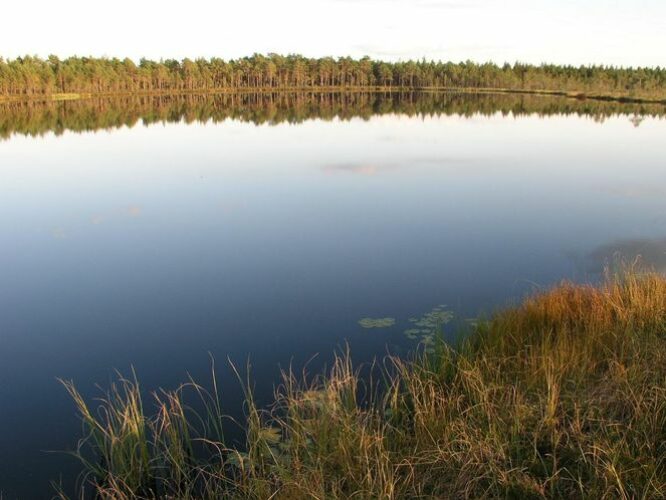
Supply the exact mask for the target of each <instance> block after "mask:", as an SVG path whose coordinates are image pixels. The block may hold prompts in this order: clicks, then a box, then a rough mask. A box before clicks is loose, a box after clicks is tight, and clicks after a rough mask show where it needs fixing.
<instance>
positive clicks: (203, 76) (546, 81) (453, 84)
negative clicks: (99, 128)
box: [0, 54, 666, 101]
mask: <svg viewBox="0 0 666 500" xmlns="http://www.w3.org/2000/svg"><path fill="white" fill-rule="evenodd" d="M306 88H319V89H322V88H335V89H349V90H353V89H370V88H372V89H377V88H381V89H413V90H416V89H432V88H438V89H450V88H464V89H502V90H512V91H524V92H542V91H550V92H559V93H564V94H574V95H578V96H581V97H583V96H587V97H605V98H626V99H636V100H656V101H666V69H664V68H660V67H657V68H619V67H608V66H580V67H575V66H558V65H552V64H542V65H538V66H535V65H529V64H521V63H515V64H508V63H506V64H504V65H497V64H494V63H484V64H477V63H474V62H470V61H467V62H461V63H453V62H435V61H426V60H425V59H423V60H421V61H404V62H394V63H390V62H384V61H375V60H372V59H370V58H369V57H364V58H361V59H353V58H350V57H340V58H337V59H335V58H331V57H324V58H317V59H313V58H306V57H303V56H300V55H288V56H282V55H277V54H268V55H260V54H255V55H253V56H251V57H243V58H240V59H235V60H229V61H226V60H223V59H219V58H211V59H196V60H191V59H183V60H182V61H177V60H174V59H166V60H161V61H159V62H156V61H151V60H148V59H141V60H140V61H139V63H138V64H136V63H135V62H134V61H133V60H131V59H127V58H126V59H118V58H91V57H70V58H67V59H60V58H58V57H57V56H53V55H52V56H49V57H48V58H47V59H42V58H39V57H33V56H27V57H19V58H16V59H10V60H6V59H3V58H0V98H5V99H7V98H19V99H21V98H23V99H25V98H40V97H49V96H57V95H68V94H69V95H73V96H75V95H76V94H127V93H174V92H215V91H224V90H247V89H250V90H258V89H306Z"/></svg>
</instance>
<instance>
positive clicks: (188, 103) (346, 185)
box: [0, 93, 666, 499]
mask: <svg viewBox="0 0 666 500" xmlns="http://www.w3.org/2000/svg"><path fill="white" fill-rule="evenodd" d="M665 115H666V108H665V107H664V106H663V105H638V104H621V103H612V102H595V101H577V100H572V99H565V98H552V97H538V96H529V95H466V94H400V95H397V94H393V95H390V94H383V95H375V94H296V95H291V94H289V95H285V94H277V93H276V94H268V95H266V94H262V95H255V94H242V95H230V94H220V95H214V96H193V95H189V96H172V97H166V96H161V97H131V98H129V97H128V98H113V99H111V98H109V99H94V100H84V101H71V102H68V101H65V102H58V103H53V102H50V103H39V102H30V103H5V104H2V105H0V138H2V139H1V140H0V238H1V242H2V244H1V245H0V340H1V347H0V408H1V409H0V450H2V454H1V455H0V491H1V492H3V493H4V497H3V498H6V499H13V498H16V497H19V498H33V497H35V498H40V497H45V496H48V495H49V494H50V493H51V492H52V489H51V487H50V484H49V482H50V481H51V480H55V481H58V480H59V478H61V480H62V483H63V485H64V486H65V488H71V485H72V484H73V482H74V479H75V475H76V472H77V468H76V463H75V461H74V460H72V459H71V458H69V457H67V456H66V455H64V454H62V453H53V452H55V451H63V450H72V449H74V448H75V447H76V443H77V439H78V438H79V437H80V434H81V426H80V423H79V421H78V420H77V417H76V415H75V408H74V405H73V404H72V402H71V401H70V400H69V398H68V396H67V394H66V392H65V390H64V389H63V388H62V386H61V385H60V383H59V382H58V380H57V378H64V379H73V380H74V381H75V382H76V384H77V386H78V387H79V388H80V390H81V391H82V392H83V393H84V395H86V396H87V397H92V396H95V395H97V394H99V390H98V389H96V387H95V384H100V385H101V386H102V387H106V386H108V383H109V381H110V380H111V379H112V378H113V377H114V369H117V370H120V371H121V372H123V373H126V374H128V373H130V371H131V369H132V367H133V368H134V369H135V370H136V372H137V375H138V377H139V379H140V380H141V382H142V384H143V388H144V389H145V390H146V392H149V391H152V390H155V389H156V388H158V387H160V386H163V387H169V388H173V387H175V386H176V385H178V383H180V382H182V381H184V380H185V379H186V378H187V374H188V373H189V374H191V375H192V376H193V377H194V378H195V379H197V380H201V381H202V382H204V383H205V382H207V380H208V374H209V372H210V368H211V366H210V364H211V362H210V356H212V357H214V359H215V360H216V365H217V371H218V376H219V377H220V379H221V380H222V392H223V397H224V402H223V403H224V404H225V407H226V408H227V409H228V412H229V413H230V414H231V415H235V416H239V415H240V414H241V413H240V412H241V407H240V398H241V390H240V387H239V383H238V381H237V380H236V379H235V378H234V376H233V374H232V371H231V369H230V367H229V361H228V360H230V361H232V362H234V363H235V364H237V365H239V366H240V367H244V366H245V364H246V363H248V362H249V363H250V364H251V373H252V378H253V380H254V383H255V385H256V390H257V395H258V397H259V399H260V401H269V400H270V397H271V394H272V390H273V386H274V384H275V383H277V382H278V380H279V373H280V368H286V367H288V366H289V365H290V364H291V365H292V366H293V367H294V368H295V369H297V370H299V371H300V370H301V369H302V368H303V366H305V365H307V366H308V367H309V368H308V370H309V371H313V372H317V371H318V370H321V369H322V367H323V366H324V365H325V364H326V362H327V361H329V360H330V359H331V355H332V353H333V352H335V350H336V349H338V350H339V349H343V348H344V346H345V345H346V344H347V343H348V344H349V345H350V349H351V352H352V355H353V357H354V359H356V360H358V361H359V362H366V361H370V360H372V359H373V358H375V357H377V358H381V357H382V356H384V355H385V354H387V353H389V352H391V353H397V354H405V353H407V352H409V351H410V350H411V349H414V348H415V347H416V344H417V343H416V341H412V340H410V339H408V338H406V337H405V335H404V333H403V332H404V330H405V329H407V328H409V322H408V321H407V319H408V318H409V317H413V316H417V317H418V316H420V315H422V314H423V313H425V312H428V311H430V310H431V309H432V308H433V307H434V306H436V305H438V304H446V305H447V307H448V308H449V309H450V310H451V311H452V312H453V314H454V315H455V317H456V318H458V319H459V320H460V323H464V320H466V319H469V318H475V317H478V316H480V315H484V314H488V313H491V312H492V311H493V310H495V309H496V308H499V307H503V306H506V305H508V304H511V303H513V302H515V301H516V300H518V299H520V298H521V297H523V296H524V295H525V294H526V293H528V292H530V291H533V290H535V289H539V288H542V287H548V286H550V285H552V284H554V283H557V282H558V281H560V280H562V279H572V280H576V281H595V280H598V279H599V276H600V274H601V272H602V271H603V268H604V266H605V265H606V264H608V263H612V262H613V260H614V259H615V258H616V256H617V255H621V256H623V257H625V258H627V259H633V258H635V257H636V256H637V255H642V256H643V260H644V261H645V262H647V263H648V264H650V265H653V266H655V267H656V268H657V269H659V270H666V149H665V148H664V141H665V139H666V121H665V120H664V116H665ZM365 317H371V318H383V317H391V318H395V319H396V323H395V325H394V326H392V327H388V328H383V329H365V328H362V327H361V326H360V325H359V323H358V322H359V320H360V319H361V318H365ZM450 333H451V335H453V334H454V333H455V332H453V331H451V332H450ZM316 354H319V356H315V355H316Z"/></svg>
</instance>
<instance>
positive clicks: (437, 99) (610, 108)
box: [0, 91, 666, 139]
mask: <svg viewBox="0 0 666 500" xmlns="http://www.w3.org/2000/svg"><path fill="white" fill-rule="evenodd" d="M498 113H499V114H501V115H504V116H516V117H520V116H533V115H536V116H543V117H546V116H552V115H576V116H583V117H588V118H590V119H593V120H595V121H598V122H602V121H604V120H605V119H607V118H609V117H613V116H625V117H627V118H628V119H630V120H631V121H632V122H633V123H634V124H635V125H639V124H640V121H641V120H642V119H643V118H644V117H658V118H665V117H666V107H664V106H663V105H661V104H656V103H619V102H616V101H599V100H589V99H588V100H578V99H567V98H565V97H553V98H544V97H541V96H537V95H529V94H490V93H462V92H460V93H456V92H446V93H444V92H394V93H377V92H347V93H344V92H321V91H310V92H244V93H221V94H214V95H201V94H184V95H126V96H114V97H95V98H90V99H80V100H66V101H52V100H46V101H40V100H18V101H7V102H4V103H0V138H4V139H7V138H9V137H11V136H12V135H14V134H22V135H29V136H41V135H43V134H46V133H49V132H52V133H55V134H57V135H59V134H62V133H64V132H65V131H72V132H88V131H95V130H100V129H113V128H118V127H133V126H135V125H137V124H139V123H142V124H144V125H148V124H152V123H181V122H185V123H192V122H197V123H208V122H212V123H219V122H223V121H225V120H228V119H232V120H238V121H242V122H249V123H254V124H256V125H262V124H271V125H272V124H278V123H284V122H286V123H301V122H303V121H306V120H311V119H323V120H333V119H339V120H349V119H352V118H360V119H364V120H365V119H370V118H371V117H372V116H376V115H386V114H399V115H404V116H410V117H414V116H418V117H438V116H460V117H474V116H492V115H495V114H498Z"/></svg>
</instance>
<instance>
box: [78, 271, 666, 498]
mask: <svg viewBox="0 0 666 500" xmlns="http://www.w3.org/2000/svg"><path fill="white" fill-rule="evenodd" d="M665 327H666V279H665V278H664V277H663V276H661V275H659V274H656V273H652V272H642V271H640V270H639V269H637V268H633V267H632V268H629V269H628V270H624V271H622V272H621V273H616V274H612V273H608V275H607V278H606V280H605V282H604V283H603V284H602V285H600V286H596V287H595V286H589V285H575V284H571V283H562V284H560V285H558V286H556V287H554V288H553V289H551V290H548V291H545V292H540V293H537V294H535V295H532V296H530V297H528V298H526V299H525V300H524V301H523V302H522V303H521V304H520V305H518V306H517V307H513V308H510V309H507V310H504V311H501V312H498V313H497V314H495V315H494V316H492V317H491V318H490V319H489V320H488V321H485V322H483V323H481V324H480V325H479V326H478V327H477V328H476V330H475V331H474V332H473V333H472V334H471V335H470V336H468V337H467V338H465V340H463V341H461V342H460V343H459V344H458V345H456V346H450V345H447V344H444V343H443V342H440V343H439V344H438V345H437V346H436V349H435V351H434V353H432V352H429V353H426V352H417V353H415V354H414V355H413V357H412V358H410V359H407V360H405V359H398V358H394V357H389V358H387V359H386V360H385V361H384V363H382V364H381V366H375V367H374V368H373V369H372V370H370V372H372V373H375V374H376V373H379V374H380V377H379V379H377V380H378V381H377V380H375V381H374V382H373V381H372V380H369V379H368V377H362V376H361V375H360V372H359V370H358V369H357V368H356V367H355V366H354V365H353V363H352V361H351V356H350V353H349V352H348V351H344V352H343V353H342V354H341V355H339V356H337V357H336V358H335V361H334V363H333V365H332V367H331V369H330V371H329V372H328V373H326V374H325V375H321V376H316V377H314V378H312V379H310V380H308V377H306V376H304V375H299V376H296V375H295V374H293V373H291V372H285V373H284V374H283V383H282V385H281V386H280V388H279V389H278V390H277V392H276V397H275V402H274V404H273V406H271V407H270V408H267V409H264V410H262V409H259V408H257V406H256V404H255V403H254V400H253V399H252V394H251V391H249V390H247V391H246V396H247V404H246V410H247V411H246V414H247V415H248V418H247V422H246V431H247V432H246V437H247V444H246V447H245V449H243V450H240V449H230V448H228V447H226V446H225V445H224V439H223V436H222V435H221V433H220V432H218V431H217V430H216V429H218V428H219V427H217V426H218V424H219V422H220V421H221V420H222V419H223V418H224V416H223V414H222V410H221V407H220V404H219V398H218V397H217V395H216V394H217V391H216V384H214V388H213V390H211V392H206V391H205V390H204V389H203V388H202V387H201V386H199V385H197V384H195V383H194V382H193V381H190V382H188V384H186V385H184V386H183V387H181V388H179V389H178V390H176V391H173V392H161V393H159V394H157V395H155V400H156V403H157V408H158V411H157V412H156V413H153V414H151V415H150V416H147V415H146V414H145V413H144V410H143V404H142V402H141V398H140V395H139V386H138V382H137V381H136V378H132V379H129V380H128V379H124V378H122V377H121V378H119V382H118V384H117V385H116V386H112V388H111V389H110V391H109V393H108V395H107V396H106V397H105V398H103V399H102V400H100V401H99V403H98V404H99V409H98V411H96V412H95V413H93V412H92V411H91V410H90V409H89V406H88V405H87V403H86V402H85V401H84V400H83V399H82V398H81V396H80V395H79V393H78V392H77V391H76V389H75V388H74V385H73V384H72V383H69V382H68V383H66V387H67V389H68V391H69V392H70V394H71V395H72V397H73V398H74V401H75V403H76V405H77V407H78V410H79V413H80V415H81V417H82V421H83V424H84V428H85V429H86V434H85V437H84V438H83V440H82V441H81V443H80V446H79V451H78V452H77V455H78V456H79V457H80V458H81V459H82V463H83V466H84V468H85V470H86V474H85V476H83V477H82V479H81V482H80V483H81V488H80V491H81V492H83V491H84V490H85V491H86V492H89V491H90V489H91V488H92V489H94V491H95V492H96V494H97V495H98V496H99V497H102V498H155V497H160V498H320V499H323V498H352V497H353V498H359V499H364V498H367V499H370V498H373V499H374V498H478V497H489V498H663V497H664V496H665V495H666V337H665V332H666V328H665ZM239 378H240V377H239ZM244 387H246V388H247V387H249V384H248V383H247V382H246V381H244ZM190 389H193V390H194V391H195V394H197V395H198V397H199V398H200V399H201V401H204V402H205V403H206V405H207V406H206V408H207V409H208V410H207V412H206V413H207V414H205V415H196V416H195V415H193V414H192V412H191V410H189V409H188V408H187V407H186V405H184V403H183V391H185V390H190ZM202 444H203V445H204V446H203V449H204V450H205V451H206V453H202V446H201V445H202ZM82 494H83V493H82Z"/></svg>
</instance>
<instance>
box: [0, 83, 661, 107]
mask: <svg viewBox="0 0 666 500" xmlns="http://www.w3.org/2000/svg"><path fill="white" fill-rule="evenodd" d="M276 92H278V93H279V92H284V93H294V92H304V93H359V92H360V93H368V92H373V93H378V92H379V93H382V92H384V93H406V92H458V93H467V94H526V95H542V96H557V97H567V98H570V99H581V100H585V99H590V100H593V101H614V102H628V103H646V104H666V94H663V95H658V96H655V95H654V94H650V95H643V94H641V93H636V92H631V93H622V92H585V91H568V90H545V89H533V90H530V89H514V88H496V87H487V88H486V87H421V86H414V87H397V86H388V87H382V86H346V87H326V86H306V87H303V86H300V87H296V86H294V87H252V88H216V89H197V90H175V91H173V90H172V91H154V90H150V91H133V92H80V93H53V94H35V95H24V96H0V102H26V101H40V102H48V101H73V100H79V99H92V98H100V97H105V98H106V97H108V98H111V97H126V96H169V95H173V96H178V95H206V94H209V95H216V94H260V93H276Z"/></svg>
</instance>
